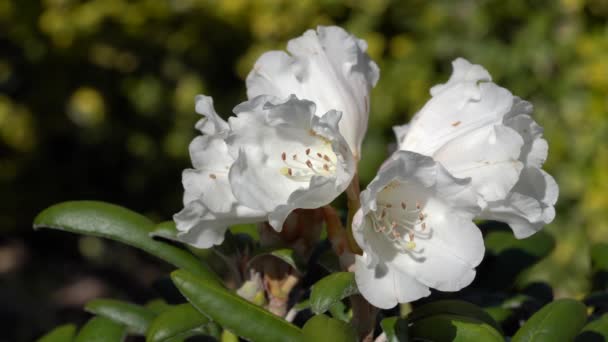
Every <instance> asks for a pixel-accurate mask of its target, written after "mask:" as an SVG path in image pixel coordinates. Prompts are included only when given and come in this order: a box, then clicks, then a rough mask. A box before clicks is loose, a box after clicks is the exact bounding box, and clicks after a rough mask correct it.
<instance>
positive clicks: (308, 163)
mask: <svg viewBox="0 0 608 342" xmlns="http://www.w3.org/2000/svg"><path fill="white" fill-rule="evenodd" d="M306 166H308V167H309V168H310V169H312V162H311V161H310V160H307V161H306Z"/></svg>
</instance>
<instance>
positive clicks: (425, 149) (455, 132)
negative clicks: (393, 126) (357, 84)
mask: <svg viewBox="0 0 608 342" xmlns="http://www.w3.org/2000/svg"><path fill="white" fill-rule="evenodd" d="M473 69H476V68H473ZM461 74H462V75H464V76H462V75H461ZM481 74H482V73H480V72H479V71H478V70H477V71H475V70H473V71H471V73H470V75H476V77H472V78H471V77H468V76H467V75H468V74H467V73H466V72H458V71H457V70H455V71H454V73H453V75H452V78H451V79H450V81H449V82H448V83H446V84H444V85H442V87H441V88H437V89H439V90H441V91H439V90H437V89H435V88H434V89H435V91H434V96H433V97H432V98H431V99H430V100H429V101H428V102H427V103H426V104H425V105H424V107H423V108H422V109H421V110H420V111H419V112H418V113H417V114H416V115H415V117H414V118H413V119H412V122H411V124H410V128H409V131H408V133H407V135H406V137H405V139H404V140H403V142H402V143H401V145H400V146H399V148H400V149H401V150H409V151H414V152H418V153H421V154H425V155H432V154H433V153H435V151H437V150H438V149H439V148H441V147H442V146H444V145H445V144H446V143H448V142H450V141H451V140H453V139H455V138H457V137H459V136H463V135H466V134H469V133H470V132H472V131H474V130H476V129H478V128H480V127H484V126H488V125H494V124H499V123H502V121H503V118H504V116H505V115H506V114H507V113H509V111H510V110H511V108H512V106H513V101H514V98H513V95H512V94H511V93H510V92H509V91H508V90H507V89H505V88H501V87H499V86H497V85H496V84H494V83H489V82H482V83H478V82H479V81H480V80H485V79H486V78H481V79H479V77H478V76H481ZM452 79H454V80H452Z"/></svg>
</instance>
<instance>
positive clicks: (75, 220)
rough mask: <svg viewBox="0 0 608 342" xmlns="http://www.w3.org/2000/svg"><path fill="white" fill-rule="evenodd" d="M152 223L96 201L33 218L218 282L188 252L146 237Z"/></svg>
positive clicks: (57, 208)
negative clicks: (117, 244) (120, 245)
mask: <svg viewBox="0 0 608 342" xmlns="http://www.w3.org/2000/svg"><path fill="white" fill-rule="evenodd" d="M154 226H155V225H154V223H153V222H152V221H151V220H150V219H148V218H147V217H145V216H142V215H140V214H138V213H136V212H134V211H131V210H129V209H126V208H123V207H120V206H117V205H113V204H109V203H104V202H97V201H73V202H63V203H59V204H55V205H53V206H51V207H49V208H47V209H45V210H43V211H42V212H41V213H40V214H38V216H36V218H35V219H34V228H36V229H38V228H44V227H48V228H54V229H60V230H65V231H69V232H73V233H78V234H86V235H93V236H100V237H104V238H108V239H112V240H116V241H120V242H122V243H125V244H128V245H131V246H134V247H137V248H140V249H142V250H144V251H145V252H147V253H150V254H152V255H154V256H156V257H159V258H161V259H163V260H165V261H167V262H168V263H170V264H173V265H174V266H176V267H179V268H183V269H185V270H188V271H190V272H192V273H194V274H198V275H199V276H201V277H204V278H206V279H207V280H209V281H216V282H217V281H218V280H217V276H216V275H215V274H214V273H213V272H212V271H211V269H210V268H209V267H208V266H207V265H205V264H204V263H203V262H202V261H201V260H199V259H198V258H196V257H195V256H193V255H192V254H190V253H189V252H187V251H185V250H183V249H181V248H178V247H175V246H172V245H170V244H166V243H163V242H160V241H155V240H153V239H152V238H151V237H150V236H148V234H149V233H150V231H151V230H152V229H153V228H154Z"/></svg>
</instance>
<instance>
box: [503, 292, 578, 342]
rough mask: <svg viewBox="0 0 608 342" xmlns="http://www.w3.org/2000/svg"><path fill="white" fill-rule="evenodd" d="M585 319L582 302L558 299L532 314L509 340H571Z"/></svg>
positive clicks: (537, 341) (528, 341) (514, 341)
mask: <svg viewBox="0 0 608 342" xmlns="http://www.w3.org/2000/svg"><path fill="white" fill-rule="evenodd" d="M586 319H587V314H586V308H585V306H584V305H583V304H582V303H580V302H578V301H576V300H573V299H558V300H556V301H554V302H552V303H549V304H547V305H545V306H544V307H543V308H542V309H540V310H539V311H537V312H536V313H535V314H534V315H532V317H530V319H528V321H527V322H526V323H525V324H524V325H523V326H522V327H521V328H520V329H519V330H518V331H517V333H516V334H515V336H513V339H511V341H512V342H544V341H547V342H549V341H572V340H574V337H575V336H576V335H577V334H578V332H579V331H580V330H581V328H582V327H583V325H584V324H585V321H586Z"/></svg>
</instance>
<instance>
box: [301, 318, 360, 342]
mask: <svg viewBox="0 0 608 342" xmlns="http://www.w3.org/2000/svg"><path fill="white" fill-rule="evenodd" d="M302 333H303V336H304V341H306V342H309V341H310V342H318V341H331V342H355V341H357V335H356V334H355V331H354V330H353V328H352V327H351V326H350V324H348V323H345V322H342V321H340V320H337V319H335V318H330V317H327V316H325V315H317V316H313V317H312V318H311V319H309V320H308V321H307V322H306V324H304V327H302Z"/></svg>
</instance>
